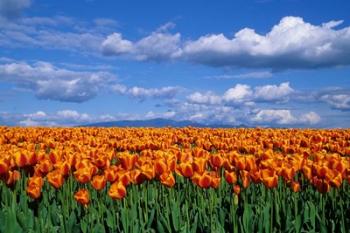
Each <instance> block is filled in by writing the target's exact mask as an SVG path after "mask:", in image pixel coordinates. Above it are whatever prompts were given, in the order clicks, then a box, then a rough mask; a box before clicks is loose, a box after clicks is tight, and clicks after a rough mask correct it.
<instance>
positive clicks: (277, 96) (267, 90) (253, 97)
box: [187, 82, 295, 106]
mask: <svg viewBox="0 0 350 233" xmlns="http://www.w3.org/2000/svg"><path fill="white" fill-rule="evenodd" d="M294 92H295V91H294V89H293V88H291V87H290V85H289V82H284V83H281V84H280V85H264V86H257V87H254V88H253V87H251V86H249V85H246V84H236V85H235V86H234V87H232V88H229V89H228V90H226V91H225V92H224V94H223V95H221V96H220V95H216V94H214V93H213V92H210V91H209V92H206V93H200V92H194V93H193V94H191V95H189V96H187V100H188V101H189V102H190V103H195V104H204V105H215V104H227V105H241V106H242V105H244V106H253V105H254V104H255V102H285V101H288V100H289V97H290V96H291V95H292V94H293V93H294Z"/></svg>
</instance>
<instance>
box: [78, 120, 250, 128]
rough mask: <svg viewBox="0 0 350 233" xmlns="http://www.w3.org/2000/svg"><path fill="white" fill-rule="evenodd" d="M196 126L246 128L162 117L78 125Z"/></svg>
mask: <svg viewBox="0 0 350 233" xmlns="http://www.w3.org/2000/svg"><path fill="white" fill-rule="evenodd" d="M167 126H169V127H189V126H192V127H198V128H243V127H244V128H248V127H249V126H246V125H229V124H219V123H215V124H204V123H198V122H193V121H189V120H184V121H176V120H170V119H164V118H153V119H148V120H120V121H108V122H96V123H89V124H86V125H80V127H155V128H161V127H167Z"/></svg>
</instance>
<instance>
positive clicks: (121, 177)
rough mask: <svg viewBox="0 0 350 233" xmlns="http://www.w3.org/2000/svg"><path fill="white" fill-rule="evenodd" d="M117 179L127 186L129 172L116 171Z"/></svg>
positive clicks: (129, 179)
mask: <svg viewBox="0 0 350 233" xmlns="http://www.w3.org/2000/svg"><path fill="white" fill-rule="evenodd" d="M118 181H119V182H121V183H122V184H123V185H124V186H128V185H129V183H130V181H131V177H130V173H129V172H125V171H120V172H119V173H118Z"/></svg>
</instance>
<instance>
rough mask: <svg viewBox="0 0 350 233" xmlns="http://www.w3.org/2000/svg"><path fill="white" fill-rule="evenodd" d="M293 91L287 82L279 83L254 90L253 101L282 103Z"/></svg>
mask: <svg viewBox="0 0 350 233" xmlns="http://www.w3.org/2000/svg"><path fill="white" fill-rule="evenodd" d="M293 92H294V89H293V88H291V87H290V86H289V82H284V83H281V84H280V85H265V86H259V87H256V88H255V93H254V96H255V99H257V100H266V101H273V100H277V101H282V100H285V99H286V98H288V97H289V96H290V95H291V94H292V93H293Z"/></svg>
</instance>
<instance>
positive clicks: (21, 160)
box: [14, 151, 29, 168]
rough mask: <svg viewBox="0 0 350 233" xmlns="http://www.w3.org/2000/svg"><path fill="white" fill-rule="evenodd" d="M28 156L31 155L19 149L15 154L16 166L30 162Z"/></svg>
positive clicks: (22, 165)
mask: <svg viewBox="0 0 350 233" xmlns="http://www.w3.org/2000/svg"><path fill="white" fill-rule="evenodd" d="M28 157H29V156H27V154H24V153H21V152H20V151H17V152H16V153H15V154H14V159H15V163H16V166H17V167H19V168H21V167H24V166H26V165H27V164H28V162H29V159H28Z"/></svg>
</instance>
